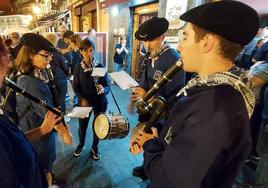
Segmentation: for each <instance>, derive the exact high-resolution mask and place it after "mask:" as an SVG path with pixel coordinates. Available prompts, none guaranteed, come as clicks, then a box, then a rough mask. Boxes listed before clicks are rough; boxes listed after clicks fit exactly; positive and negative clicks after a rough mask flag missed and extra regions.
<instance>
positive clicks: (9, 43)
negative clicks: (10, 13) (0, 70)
mask: <svg viewBox="0 0 268 188" xmlns="http://www.w3.org/2000/svg"><path fill="white" fill-rule="evenodd" d="M11 45H12V40H11V39H6V40H5V46H6V47H7V48H9V47H10V46H11Z"/></svg>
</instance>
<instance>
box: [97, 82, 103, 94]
mask: <svg viewBox="0 0 268 188" xmlns="http://www.w3.org/2000/svg"><path fill="white" fill-rule="evenodd" d="M97 92H98V95H101V94H103V93H104V87H103V86H102V85H101V84H99V85H98V89H97Z"/></svg>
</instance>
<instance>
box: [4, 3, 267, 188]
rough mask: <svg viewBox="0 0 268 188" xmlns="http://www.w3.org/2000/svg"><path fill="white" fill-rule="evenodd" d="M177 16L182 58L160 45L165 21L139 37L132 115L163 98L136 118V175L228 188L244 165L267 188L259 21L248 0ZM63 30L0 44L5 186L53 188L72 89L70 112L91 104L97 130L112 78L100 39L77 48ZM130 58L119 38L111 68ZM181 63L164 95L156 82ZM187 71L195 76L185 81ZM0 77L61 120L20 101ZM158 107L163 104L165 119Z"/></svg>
mask: <svg viewBox="0 0 268 188" xmlns="http://www.w3.org/2000/svg"><path fill="white" fill-rule="evenodd" d="M180 19H181V20H183V21H185V22H187V24H186V26H185V27H184V28H183V39H182V40H181V41H180V42H179V44H178V47H177V49H174V48H173V47H171V46H170V45H169V44H168V43H167V42H166V40H165V33H166V32H167V30H168V28H169V22H168V20H167V19H165V18H159V17H153V18H151V19H149V20H147V21H145V22H144V23H142V24H141V25H140V26H139V28H138V30H137V31H136V32H135V38H136V39H137V40H139V41H141V42H142V44H143V50H142V51H141V52H140V53H141V54H142V55H143V58H142V60H141V62H140V63H141V64H142V66H141V67H142V76H141V78H140V80H139V86H138V87H135V88H134V89H133V90H132V94H131V96H130V104H129V108H128V110H129V112H130V113H135V110H136V109H135V106H136V104H137V103H139V102H140V99H141V98H143V97H145V96H146V95H147V94H148V93H149V92H150V91H151V89H152V88H155V89H156V92H155V94H154V95H153V97H152V98H151V99H150V100H149V101H146V105H148V106H150V105H151V106H150V111H147V112H146V113H141V112H140V111H139V109H138V111H137V112H138V115H139V118H138V122H137V126H136V127H135V129H134V130H135V131H133V134H132V137H131V140H130V152H131V153H132V154H138V153H142V152H143V156H144V158H143V164H141V165H140V166H137V167H135V168H133V173H132V174H133V176H137V177H140V178H142V179H143V180H145V179H148V180H149V182H150V184H149V187H150V188H157V187H161V188H163V187H174V188H175V187H183V188H197V187H200V188H212V187H213V188H216V187H217V188H231V187H232V185H233V183H234V181H235V177H236V176H237V175H238V173H239V170H241V168H240V167H241V165H243V164H249V163H251V162H252V161H258V165H257V169H256V173H255V182H254V184H255V186H256V187H257V188H263V187H265V186H268V177H267V173H268V168H267V164H268V157H267V156H268V155H267V154H268V143H267V138H268V102H267V100H268V98H267V97H268V87H267V86H268V84H267V81H268V66H267V65H268V40H267V38H265V37H267V36H265V32H264V30H265V29H262V28H260V25H259V16H258V14H257V12H256V11H255V10H254V9H253V8H251V7H249V6H248V5H245V4H244V3H241V2H237V1H217V2H210V3H206V4H203V5H201V6H198V7H195V8H193V9H191V10H189V11H187V12H186V13H184V14H182V15H181V16H180ZM249 26H250V27H249ZM58 30H59V35H58V34H56V33H47V34H45V35H44V36H41V35H38V34H34V33H27V34H24V35H22V36H20V35H19V34H18V33H16V32H14V33H12V34H11V35H10V37H7V38H3V37H0V66H1V68H0V85H1V109H0V148H1V151H2V155H1V156H0V166H1V172H0V179H1V181H0V187H27V188H39V187H40V188H42V187H48V186H51V185H52V184H53V183H54V176H53V163H54V161H55V159H56V146H55V134H59V135H60V137H61V138H62V142H63V143H64V144H67V145H70V144H71V143H72V135H71V133H70V131H69V129H68V125H67V123H66V122H65V120H64V118H63V115H64V114H65V113H66V99H67V98H68V97H69V95H68V93H67V88H68V87H67V85H68V84H67V82H68V80H69V81H70V82H71V86H72V89H73V91H74V93H75V96H74V98H73V105H74V106H81V107H92V110H93V113H94V117H93V124H94V119H95V118H96V117H97V116H98V115H99V114H100V113H105V112H106V110H107V105H108V99H107V94H108V93H109V92H110V87H109V80H108V76H107V73H106V74H105V75H104V77H96V76H92V72H93V68H98V67H104V65H103V64H102V62H98V61H97V59H96V57H95V51H96V48H97V47H96V41H95V36H96V31H95V30H94V29H90V30H89V31H88V36H87V37H85V38H83V39H82V38H81V36H80V35H79V34H76V33H74V32H73V31H71V30H69V29H68V27H67V26H66V25H64V24H63V25H61V26H60V27H59V29H58ZM130 49H131V48H130V47H129V46H127V38H126V37H125V36H122V37H120V38H119V41H118V44H116V46H115V49H114V71H122V70H125V68H126V66H127V57H128V54H129V51H130ZM178 62H182V65H181V67H180V70H179V71H177V72H176V73H175V76H173V77H172V78H170V79H169V80H168V82H167V83H166V84H165V85H164V86H162V87H160V88H157V87H156V86H155V85H154V84H155V83H156V82H157V81H159V80H161V79H167V78H163V77H162V76H163V75H164V74H165V73H166V72H168V70H170V68H171V67H173V66H174V65H176V64H177V63H178ZM186 73H187V74H188V73H192V74H193V76H192V77H191V79H190V80H188V79H186ZM5 78H9V79H11V80H13V81H14V82H15V83H16V85H17V86H18V87H21V88H23V89H24V91H25V92H28V93H30V95H32V96H35V97H37V98H38V99H39V100H40V101H41V102H42V101H43V102H44V101H45V103H46V105H48V106H51V107H52V108H54V109H56V110H57V111H58V112H60V113H61V114H62V116H58V115H55V113H53V112H51V111H49V110H48V108H44V107H41V106H40V105H38V104H37V103H35V102H34V101H33V100H31V99H30V98H29V97H26V96H24V95H16V91H15V90H14V89H12V88H10V87H8V84H7V82H8V81H6V79H5ZM157 100H161V101H164V103H165V108H164V109H163V110H162V109H161V111H159V110H160V108H158V106H156V105H157V104H158V103H157V102H155V101H157ZM151 101H154V102H152V103H150V102H151ZM147 102H148V103H149V104H147ZM91 114H92V111H90V112H89V116H88V117H87V118H80V119H79V128H78V138H79V144H78V145H77V147H76V149H75V150H74V152H73V156H74V157H78V156H80V155H81V152H82V151H83V148H84V146H85V139H86V131H87V128H88V124H89V119H90V117H91ZM99 126H101V125H99ZM148 128H149V130H150V131H146V129H147V130H148ZM92 135H93V141H92V146H91V149H90V151H89V156H90V158H91V159H93V160H99V159H100V157H101V154H100V152H99V138H98V137H97V136H96V134H95V133H94V131H93V132H92ZM127 149H128V148H126V150H127ZM17 156H20V157H19V158H18V157H17Z"/></svg>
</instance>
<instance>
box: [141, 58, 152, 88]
mask: <svg viewBox="0 0 268 188" xmlns="http://www.w3.org/2000/svg"><path fill="white" fill-rule="evenodd" d="M148 64H150V62H146V65H145V68H144V71H143V72H142V76H141V80H140V83H139V85H140V87H142V88H143V89H144V90H145V91H147V90H148V89H149V83H148V78H147V75H146V74H147V70H146V69H148V68H147V67H148V66H149V65H148Z"/></svg>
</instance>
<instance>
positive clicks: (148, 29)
mask: <svg viewBox="0 0 268 188" xmlns="http://www.w3.org/2000/svg"><path fill="white" fill-rule="evenodd" d="M168 26H169V23H168V21H167V19H166V18H158V17H153V18H151V19H150V20H147V21H145V22H144V23H143V24H141V25H140V26H139V29H138V31H136V32H135V38H136V39H138V40H142V41H147V40H149V41H150V40H154V39H155V38H157V37H159V36H161V35H162V34H164V33H165V32H166V31H167V30H168Z"/></svg>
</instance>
